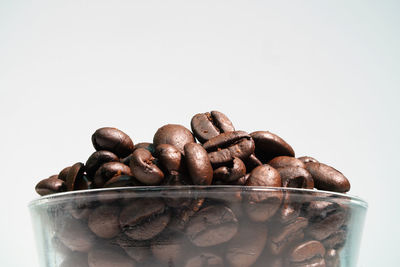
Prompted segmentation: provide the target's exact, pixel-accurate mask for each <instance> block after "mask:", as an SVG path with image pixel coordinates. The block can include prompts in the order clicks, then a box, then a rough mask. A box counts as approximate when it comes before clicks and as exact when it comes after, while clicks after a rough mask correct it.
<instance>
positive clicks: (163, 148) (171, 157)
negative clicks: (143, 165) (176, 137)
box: [155, 144, 182, 173]
mask: <svg viewBox="0 0 400 267" xmlns="http://www.w3.org/2000/svg"><path fill="white" fill-rule="evenodd" d="M155 156H156V157H157V158H158V160H159V163H160V165H161V166H162V167H163V169H164V170H165V171H166V172H167V173H171V172H179V171H180V169H181V167H182V166H181V164H182V163H181V161H182V154H181V152H180V151H179V150H178V149H177V148H176V147H174V146H173V145H169V144H161V145H158V146H157V147H156V150H155Z"/></svg>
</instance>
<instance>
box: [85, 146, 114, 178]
mask: <svg viewBox="0 0 400 267" xmlns="http://www.w3.org/2000/svg"><path fill="white" fill-rule="evenodd" d="M113 161H115V162H116V161H119V158H118V156H117V155H115V154H114V153H112V152H110V151H106V150H100V151H96V152H94V153H93V154H92V155H90V157H89V158H88V160H87V161H86V164H85V170H86V174H87V175H88V176H89V177H93V175H94V174H95V173H96V171H97V170H98V169H99V168H100V166H101V165H103V164H104V163H107V162H113Z"/></svg>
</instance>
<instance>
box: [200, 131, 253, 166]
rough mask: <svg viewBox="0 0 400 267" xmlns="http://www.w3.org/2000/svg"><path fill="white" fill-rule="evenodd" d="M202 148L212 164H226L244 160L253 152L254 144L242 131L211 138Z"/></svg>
mask: <svg viewBox="0 0 400 267" xmlns="http://www.w3.org/2000/svg"><path fill="white" fill-rule="evenodd" d="M203 147H204V148H205V149H206V150H207V152H208V157H209V158H210V161H211V163H212V164H215V165H218V164H226V163H228V162H230V161H232V160H233V158H235V157H238V158H240V159H241V160H246V159H247V158H248V157H249V156H250V155H251V154H253V152H254V142H253V140H252V139H251V137H250V135H249V134H248V133H246V132H243V131H235V132H226V133H222V134H220V135H217V136H216V137H214V138H211V139H210V140H208V141H207V142H206V143H204V145H203Z"/></svg>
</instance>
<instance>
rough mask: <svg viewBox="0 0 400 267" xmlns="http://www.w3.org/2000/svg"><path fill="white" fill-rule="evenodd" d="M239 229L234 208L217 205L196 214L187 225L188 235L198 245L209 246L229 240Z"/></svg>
mask: <svg viewBox="0 0 400 267" xmlns="http://www.w3.org/2000/svg"><path fill="white" fill-rule="evenodd" d="M237 230H238V221H237V218H236V216H235V214H233V212H232V210H231V209H229V208H228V207H225V206H222V205H216V206H209V207H206V208H204V209H202V210H200V211H199V212H198V213H197V214H196V215H194V216H193V217H192V218H191V219H190V221H189V223H188V225H187V227H186V235H187V237H188V239H189V240H190V241H191V242H192V243H193V244H195V245H196V246H199V247H209V246H214V245H218V244H222V243H225V242H227V241H229V240H230V239H231V238H232V237H233V236H234V235H235V234H236V233H237Z"/></svg>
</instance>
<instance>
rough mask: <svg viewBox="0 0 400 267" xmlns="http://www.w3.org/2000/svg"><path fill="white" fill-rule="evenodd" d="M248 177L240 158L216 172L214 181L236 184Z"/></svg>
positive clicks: (234, 159)
mask: <svg viewBox="0 0 400 267" xmlns="http://www.w3.org/2000/svg"><path fill="white" fill-rule="evenodd" d="M244 175H246V166H245V165H244V163H243V161H241V160H240V159H239V158H236V157H235V158H233V161H232V162H231V163H230V164H229V166H222V167H219V168H217V169H216V170H214V175H213V177H214V179H219V180H222V181H224V182H228V183H229V182H234V181H236V180H238V179H239V178H241V177H243V176H244Z"/></svg>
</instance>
